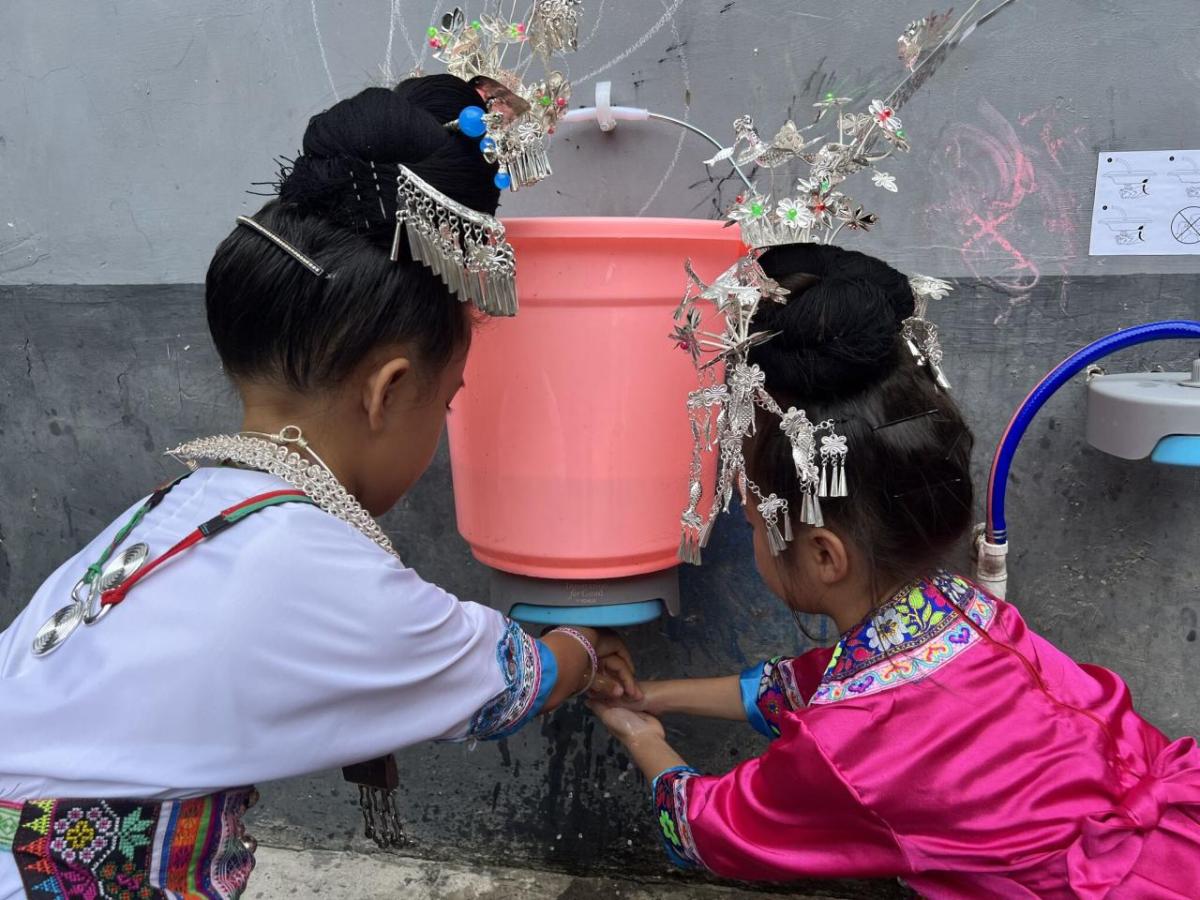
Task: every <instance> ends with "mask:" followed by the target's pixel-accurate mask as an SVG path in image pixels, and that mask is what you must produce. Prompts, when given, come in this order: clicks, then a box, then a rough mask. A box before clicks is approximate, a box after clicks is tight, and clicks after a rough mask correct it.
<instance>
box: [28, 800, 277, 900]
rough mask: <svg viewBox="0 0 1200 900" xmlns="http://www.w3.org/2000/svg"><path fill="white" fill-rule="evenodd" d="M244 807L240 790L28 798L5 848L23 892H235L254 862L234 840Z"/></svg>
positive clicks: (210, 899)
mask: <svg viewBox="0 0 1200 900" xmlns="http://www.w3.org/2000/svg"><path fill="white" fill-rule="evenodd" d="M248 806H249V792H248V791H228V792H225V793H221V794H212V795H209V796H207V797H197V798H194V799H190V800H174V801H168V802H165V803H149V802H141V801H137V800H36V801H30V802H28V803H24V804H21V806H20V811H19V816H18V822H17V827H16V829H15V831H14V833H13V836H12V842H11V850H12V854H13V857H14V858H15V860H16V862H17V868H18V869H19V871H20V873H21V880H22V881H23V883H24V885H25V890H26V893H28V894H29V896H31V897H48V898H50V897H60V898H69V900H161V898H164V897H167V896H168V895H169V894H168V892H175V893H171V894H170V896H174V895H176V893H178V894H184V895H186V896H188V897H194V898H198V900H199V898H206V900H234V898H237V897H240V896H241V895H242V892H243V891H244V890H245V887H246V883H247V881H248V880H249V877H250V872H251V870H252V869H253V868H254V856H253V854H252V853H251V852H250V851H249V850H248V849H247V848H246V844H245V842H244V841H243V837H244V832H243V828H242V815H243V814H244V813H245V811H246V809H247V808H248ZM9 808H11V806H10V807H9ZM216 872H220V873H223V877H222V878H220V879H217V880H214V878H213V873H216Z"/></svg>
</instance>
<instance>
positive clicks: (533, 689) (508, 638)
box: [467, 621, 558, 741]
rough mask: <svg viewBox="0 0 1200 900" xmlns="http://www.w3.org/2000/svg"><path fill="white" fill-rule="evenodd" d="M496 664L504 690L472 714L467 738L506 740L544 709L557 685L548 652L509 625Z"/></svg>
mask: <svg viewBox="0 0 1200 900" xmlns="http://www.w3.org/2000/svg"><path fill="white" fill-rule="evenodd" d="M496 664H497V665H498V666H499V667H500V672H501V673H502V674H503V676H504V683H505V687H504V690H502V691H501V692H500V693H499V694H497V695H496V696H495V697H493V698H492V699H491V700H489V701H488V702H487V703H486V704H484V706H483V708H481V709H480V710H479V712H477V713H476V714H475V717H474V718H473V719H472V720H471V725H470V727H469V728H468V730H467V737H468V738H474V739H476V740H480V741H495V740H499V739H500V738H505V737H508V736H509V735H510V734H512V733H513V732H515V731H517V729H519V728H520V727H521V726H522V725H524V724H525V723H526V722H528V721H529V720H530V719H532V718H533V717H534V716H535V715H537V714H538V712H539V711H540V710H541V709H542V708H543V707H544V706H545V705H546V698H547V697H549V696H550V692H551V691H552V690H554V683H555V682H556V681H558V662H557V661H556V660H555V659H554V654H553V653H551V652H550V648H549V647H547V646H546V645H545V644H543V643H542V642H541V641H538V640H534V639H533V638H532V637H530V636H529V635H528V634H526V633H525V631H524V630H523V629H522V628H521V626H520V625H518V624H517V623H516V622H512V621H509V622H508V623H507V624H506V626H505V629H504V634H503V635H501V637H500V641H499V643H498V644H497V646H496Z"/></svg>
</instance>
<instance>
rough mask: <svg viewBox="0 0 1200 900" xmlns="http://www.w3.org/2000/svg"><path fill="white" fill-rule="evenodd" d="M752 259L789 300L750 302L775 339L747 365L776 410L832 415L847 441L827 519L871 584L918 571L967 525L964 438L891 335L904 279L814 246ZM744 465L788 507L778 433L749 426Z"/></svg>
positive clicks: (874, 262)
mask: <svg viewBox="0 0 1200 900" xmlns="http://www.w3.org/2000/svg"><path fill="white" fill-rule="evenodd" d="M759 262H760V264H761V265H762V267H763V270H764V271H765V272H766V273H767V275H769V276H770V277H772V278H774V279H776V280H777V281H778V282H779V283H780V286H781V287H783V288H785V289H787V290H788V291H789V292H790V295H789V297H788V298H787V303H786V304H777V303H764V304H763V305H762V306H761V307H759V310H758V312H757V314H756V315H755V320H754V325H755V330H763V331H773V332H778V334H777V335H776V336H775V337H773V338H772V339H771V340H769V341H767V342H766V343H764V344H761V345H759V346H758V347H756V348H755V349H754V350H753V351H752V352H751V354H750V362H752V363H757V364H758V366H759V367H760V368H761V369H762V370H763V373H764V374H765V376H766V387H767V390H768V391H769V392H770V393H771V395H772V396H773V397H774V398H775V400H776V401H777V402H778V403H779V405H780V406H781V407H783V408H784V409H787V408H788V407H789V406H795V407H797V408H802V409H804V410H805V411H806V412H807V414H808V418H809V419H810V420H812V421H813V422H820V421H823V420H825V419H832V420H833V421H834V422H835V430H836V431H837V432H838V433H839V434H842V435H845V437H846V439H847V440H846V443H847V447H848V453H847V456H846V477H847V482H848V487H849V493H850V495H849V497H846V498H836V499H829V500H823V501H822V503H821V507H822V512H823V515H824V518H825V520H826V522H827V524H828V525H829V526H830V527H832V528H833V529H834V530H836V531H838V532H839V533H840V534H841V535H842V536H843V537H845V538H848V539H849V540H850V541H851V542H852V543H853V544H854V545H855V546H856V547H857V548H858V549H860V550H861V551H862V552H863V553H865V554H866V555H867V558H868V560H869V562H870V565H871V566H872V569H873V573H872V574H873V576H874V577H875V578H877V579H880V580H883V581H886V583H897V582H898V581H900V580H904V581H907V580H910V579H913V578H916V577H918V576H920V575H922V574H925V573H926V572H928V571H929V569H930V568H932V567H934V566H936V565H937V564H938V563H939V562H941V560H942V559H943V557H944V556H945V555H946V554H947V552H948V551H949V550H950V549H951V548H952V547H953V545H954V544H955V543H956V542H958V541H959V540H960V539H961V538H962V537H963V536H964V535H965V534H966V532H967V531H968V530H969V528H970V525H971V515H972V499H973V497H972V487H971V477H970V463H971V448H972V445H973V438H972V435H971V431H970V429H969V428H968V427H967V425H966V423H965V422H964V420H963V417H962V415H961V413H960V412H959V410H958V407H957V406H956V405H955V403H954V401H953V399H951V397H950V396H949V394H947V393H946V392H945V391H943V390H942V389H940V388H939V387H937V385H936V384H935V382H934V380H933V378H932V377H931V376H930V373H929V372H928V370H927V369H926V368H925V367H922V366H918V365H917V362H916V360H915V359H914V357H913V355H912V353H910V352H909V350H908V348H907V345H906V343H905V341H904V338H903V337H902V335H901V329H902V327H903V323H904V321H905V319H907V318H909V317H910V316H912V315H913V312H914V310H915V302H914V298H913V293H912V289H911V288H910V287H909V284H908V279H907V278H906V277H905V276H904V275H902V274H901V273H900V272H898V271H896V270H895V269H893V268H892V267H891V266H889V265H887V264H886V263H884V262H882V261H880V260H878V259H874V258H873V257H870V256H867V255H865V254H862V253H858V252H855V251H851V250H843V249H841V248H838V247H832V246H826V245H819V244H790V245H786V246H782V247H775V248H772V249H770V250H768V251H766V252H765V253H763V255H762V257H761V258H760V260H759ZM746 463H747V470H748V474H749V475H750V477H751V479H752V480H754V481H755V482H756V483H758V484H759V485H760V486H761V487H762V488H763V490H764V491H767V492H771V491H774V492H775V493H777V494H778V495H779V496H781V497H784V498H786V499H787V500H788V502H789V506H790V507H791V509H793V510H798V509H800V505H801V499H802V497H801V493H800V486H799V481H798V479H797V478H796V470H795V464H794V462H793V460H792V452H791V445H790V443H789V441H788V439H787V437H786V436H785V435H784V434H783V432H782V430H781V429H779V428H778V427H776V428H769V427H763V428H760V429H759V431H758V433H757V434H756V436H755V437H754V438H753V439H752V440H751V442H750V443H749V445H748V446H747V456H746Z"/></svg>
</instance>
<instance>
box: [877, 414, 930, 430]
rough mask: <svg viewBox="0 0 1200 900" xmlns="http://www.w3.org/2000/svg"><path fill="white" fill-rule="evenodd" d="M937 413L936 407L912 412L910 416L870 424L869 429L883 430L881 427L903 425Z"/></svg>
mask: <svg viewBox="0 0 1200 900" xmlns="http://www.w3.org/2000/svg"><path fill="white" fill-rule="evenodd" d="M937 414H938V411H937V410H936V409H927V410H925V411H924V412H919V413H913V414H912V415H910V416H901V417H900V418H899V419H892V420H891V421H888V422H882V423H880V424H879V425H872V426H871V430H872V431H883V429H885V428H891V427H892V426H893V425H903V424H904V423H905V422H913V421H916V420H917V419H924V418H926V417H928V416H936V415H937Z"/></svg>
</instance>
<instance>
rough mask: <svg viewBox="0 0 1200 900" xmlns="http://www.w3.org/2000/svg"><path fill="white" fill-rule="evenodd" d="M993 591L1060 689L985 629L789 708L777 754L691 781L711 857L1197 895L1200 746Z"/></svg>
mask: <svg viewBox="0 0 1200 900" xmlns="http://www.w3.org/2000/svg"><path fill="white" fill-rule="evenodd" d="M992 602H993V603H994V604H995V607H996V616H995V619H994V620H993V621H992V623H991V625H990V630H989V632H988V633H989V635H990V636H991V637H992V638H993V639H994V640H995V641H996V642H1001V643H1003V644H1008V645H1010V646H1012V647H1014V648H1015V649H1017V650H1019V651H1020V653H1021V654H1023V655H1024V656H1025V658H1026V659H1028V660H1029V662H1030V663H1031V664H1032V665H1033V667H1034V668H1035V669H1036V671H1037V672H1038V674H1039V675H1040V676H1041V678H1042V679H1043V680H1044V682H1045V683H1046V685H1047V687H1048V688H1049V690H1050V692H1051V694H1052V695H1053V697H1054V698H1055V699H1057V700H1058V701H1060V703H1055V702H1054V701H1053V700H1051V699H1050V698H1049V697H1047V696H1046V694H1045V693H1043V692H1042V691H1041V690H1040V689H1039V688H1038V687H1037V685H1036V683H1035V681H1034V679H1033V678H1032V677H1031V675H1030V673H1029V672H1028V671H1027V669H1026V668H1025V666H1024V665H1023V664H1022V662H1021V661H1020V660H1019V659H1017V658H1016V657H1015V656H1014V655H1013V654H1012V653H1009V652H1006V651H1005V650H1004V649H1002V648H1001V647H998V646H996V644H995V643H992V642H989V641H987V640H982V641H978V642H976V643H974V644H972V645H971V646H969V647H968V648H967V649H966V650H964V651H962V652H961V653H960V654H958V655H957V656H955V657H953V658H952V659H949V660H947V661H946V662H945V663H944V664H942V665H940V666H939V667H937V668H936V669H934V670H933V671H932V672H930V673H929V674H927V675H926V676H925V677H923V678H921V679H919V680H912V681H908V682H905V683H901V684H897V685H895V686H894V687H891V688H889V689H886V690H882V691H879V692H878V693H873V694H869V695H866V696H854V695H851V694H847V695H846V696H845V697H843V698H842V699H839V700H837V701H836V702H832V703H828V704H825V705H814V706H809V707H806V708H804V709H800V710H795V711H792V712H788V713H785V714H784V716H783V722H782V727H781V735H780V737H779V738H777V739H776V740H775V741H774V742H773V743H772V745H771V747H770V748H769V749H768V751H767V752H766V753H765V754H763V755H762V756H760V757H758V758H756V759H751V760H748V761H747V762H745V763H743V764H742V765H740V766H738V767H737V768H736V769H734V770H733V771H732V772H729V773H728V774H726V775H724V776H721V777H692V778H690V779H689V781H688V783H687V791H688V794H687V817H688V821H689V824H690V828H691V835H692V840H693V841H694V845H695V846H694V849H695V852H696V854H697V855H698V856H699V857H700V859H701V860H702V861H703V863H704V864H705V865H706V866H707V867H708V868H710V869H712V870H713V871H715V872H716V873H718V874H720V875H724V876H727V877H732V878H739V879H748V880H787V879H794V878H797V877H803V876H808V877H813V876H816V877H822V876H828V877H851V876H858V877H899V878H902V879H904V880H905V881H906V882H907V883H908V884H909V885H911V886H912V887H913V888H914V889H915V890H917V891H919V892H920V893H921V894H923V895H924V896H928V897H934V898H981V897H1006V898H1007V897H1038V898H1069V897H1076V896H1078V897H1084V898H1087V900H1094V898H1100V897H1117V898H1142V897H1146V898H1149V897H1154V898H1160V897H1167V898H1169V897H1200V751H1198V750H1197V747H1196V744H1195V742H1194V741H1193V740H1192V739H1191V738H1184V739H1182V740H1179V741H1176V742H1174V743H1169V742H1168V741H1167V739H1166V737H1165V736H1164V735H1163V734H1162V733H1161V732H1160V731H1159V730H1158V729H1156V728H1154V727H1153V726H1152V725H1150V724H1148V723H1147V722H1146V721H1145V720H1143V719H1142V718H1141V717H1140V716H1138V714H1137V713H1136V712H1135V711H1134V709H1133V706H1132V704H1131V701H1130V697H1129V692H1128V689H1127V688H1126V686H1125V684H1124V682H1123V681H1122V680H1121V679H1120V678H1119V677H1118V676H1116V675H1115V674H1113V673H1112V672H1110V671H1108V670H1107V669H1103V668H1099V667H1095V666H1087V665H1079V664H1077V663H1075V662H1074V661H1073V660H1072V659H1070V658H1069V657H1068V656H1066V655H1065V654H1063V653H1062V652H1060V651H1059V650H1057V649H1056V648H1055V647H1053V646H1052V645H1051V644H1049V643H1048V642H1046V641H1045V640H1043V639H1042V638H1040V637H1039V636H1038V635H1036V634H1034V633H1033V632H1031V631H1030V630H1029V629H1028V627H1027V626H1026V625H1025V623H1024V621H1023V620H1022V619H1021V617H1020V615H1019V614H1018V613H1017V611H1016V610H1015V609H1014V608H1013V607H1012V606H1009V605H1008V604H1006V603H1004V602H1003V601H992ZM817 652H821V651H817ZM826 652H827V651H826ZM797 662H798V663H799V662H800V660H798V661H797ZM796 672H797V675H798V676H799V677H805V676H807V677H808V678H820V670H819V667H817V666H807V665H797V666H796ZM801 673H804V676H802V675H801ZM813 673H815V674H813ZM815 688H816V684H815V683H810V684H808V685H807V686H806V685H803V684H802V692H803V693H804V694H805V695H806V696H811V694H812V691H813V690H815ZM1060 704H1067V705H1069V706H1074V707H1077V708H1079V709H1086V710H1088V711H1089V712H1090V713H1091V714H1092V716H1094V717H1095V719H1093V718H1091V717H1089V716H1087V715H1083V714H1081V713H1079V712H1076V711H1073V710H1070V709H1067V708H1064V706H1062V705H1060ZM1102 726H1103V727H1102ZM1106 732H1107V733H1106Z"/></svg>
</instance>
